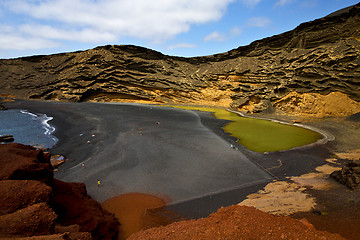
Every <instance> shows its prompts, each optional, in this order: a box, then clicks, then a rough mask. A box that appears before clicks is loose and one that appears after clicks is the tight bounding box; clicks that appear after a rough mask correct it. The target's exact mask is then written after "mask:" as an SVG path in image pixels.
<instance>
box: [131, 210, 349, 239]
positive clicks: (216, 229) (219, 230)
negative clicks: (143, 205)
mask: <svg viewBox="0 0 360 240" xmlns="http://www.w3.org/2000/svg"><path fill="white" fill-rule="evenodd" d="M135 239H141V240H146V239H162V240H165V239H171V240H177V239H179V240H180V239H181V240H186V239H276V240H278V239H313V240H315V239H343V238H342V237H340V235H337V234H333V233H328V232H322V231H318V230H316V229H315V228H314V227H313V226H312V225H311V224H309V223H306V224H304V223H303V222H301V221H299V220H296V219H293V218H290V217H287V216H278V215H272V214H269V213H265V212H262V211H260V210H256V209H255V208H253V207H245V206H231V207H226V208H221V209H219V210H218V212H217V213H214V214H211V215H210V216H209V217H207V218H202V219H198V220H189V221H181V222H176V223H173V224H170V225H168V226H165V227H158V228H151V229H148V230H146V231H143V232H138V233H135V234H133V235H131V236H130V237H129V238H128V240H135Z"/></svg>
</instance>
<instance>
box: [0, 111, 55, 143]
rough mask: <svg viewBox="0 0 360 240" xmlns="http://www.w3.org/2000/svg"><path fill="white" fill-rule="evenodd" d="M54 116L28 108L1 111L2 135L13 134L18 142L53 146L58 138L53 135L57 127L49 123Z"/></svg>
mask: <svg viewBox="0 0 360 240" xmlns="http://www.w3.org/2000/svg"><path fill="white" fill-rule="evenodd" d="M52 119H53V118H52V117H49V116H47V115H46V114H34V113H31V112H28V111H26V110H17V109H11V110H5V111H0V136H1V135H13V136H14V139H15V141H14V142H16V143H22V144H26V145H31V146H34V147H39V148H45V149H46V148H51V147H53V146H54V145H55V144H56V143H57V142H58V139H57V138H56V137H55V136H53V135H52V133H53V132H54V131H55V127H53V126H51V125H50V124H49V121H50V120H52Z"/></svg>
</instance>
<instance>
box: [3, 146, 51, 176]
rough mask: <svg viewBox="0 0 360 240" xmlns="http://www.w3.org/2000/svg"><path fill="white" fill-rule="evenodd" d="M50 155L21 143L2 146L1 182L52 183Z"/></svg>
mask: <svg viewBox="0 0 360 240" xmlns="http://www.w3.org/2000/svg"><path fill="white" fill-rule="evenodd" d="M52 178H53V171H52V167H51V165H50V154H47V153H44V152H43V151H42V150H37V149H35V148H33V147H31V146H26V145H22V144H19V143H10V144H1V145H0V180H8V179H13V180H21V179H28V180H41V181H50V180H51V179H52Z"/></svg>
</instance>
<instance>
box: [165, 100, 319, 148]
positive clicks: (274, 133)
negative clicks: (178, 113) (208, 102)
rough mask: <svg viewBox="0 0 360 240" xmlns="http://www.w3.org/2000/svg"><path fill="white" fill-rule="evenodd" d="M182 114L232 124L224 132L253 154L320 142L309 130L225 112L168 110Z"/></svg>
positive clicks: (201, 109)
mask: <svg viewBox="0 0 360 240" xmlns="http://www.w3.org/2000/svg"><path fill="white" fill-rule="evenodd" d="M171 107H175V108H181V109H185V110H198V111H205V112H212V113H213V114H214V116H215V117H216V118H218V119H224V120H229V121H231V122H230V123H228V124H227V125H226V126H225V127H223V129H224V131H225V132H227V133H229V134H230V135H231V136H234V137H236V138H237V139H238V143H240V144H241V145H243V146H244V147H246V148H247V149H250V150H252V151H255V152H260V153H264V152H275V151H283V150H289V149H291V148H295V147H300V146H304V145H308V144H311V143H314V142H316V141H317V140H319V139H321V138H323V136H322V135H321V134H320V133H317V132H314V131H312V130H310V129H306V128H302V127H298V126H294V125H290V124H282V123H279V122H273V121H270V120H264V119H256V118H248V117H242V116H240V115H238V114H236V113H233V112H229V111H228V110H226V109H220V108H206V107H191V106H171Z"/></svg>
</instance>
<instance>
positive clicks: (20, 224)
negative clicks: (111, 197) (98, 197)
mask: <svg viewBox="0 0 360 240" xmlns="http://www.w3.org/2000/svg"><path fill="white" fill-rule="evenodd" d="M118 227H119V223H118V222H117V220H116V219H115V218H114V217H113V216H112V215H111V214H110V213H108V212H107V211H105V210H103V209H102V208H101V205H100V204H99V203H97V202H96V201H95V200H93V199H91V198H90V197H89V195H87V192H86V188H85V185H84V184H82V183H65V182H62V181H59V180H57V179H54V178H53V169H52V166H51V164H50V154H48V153H44V152H43V151H42V150H37V149H35V148H33V147H31V146H26V145H22V144H18V143H10V144H0V238H2V239H3V238H13V237H18V238H22V237H32V236H38V235H49V236H47V237H45V236H42V237H38V238H37V237H35V239H84V240H85V239H116V237H117V233H118ZM90 233H91V235H90ZM30 239H32V238H30Z"/></svg>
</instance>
